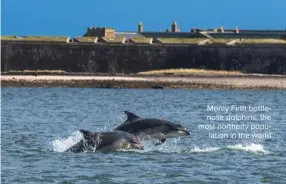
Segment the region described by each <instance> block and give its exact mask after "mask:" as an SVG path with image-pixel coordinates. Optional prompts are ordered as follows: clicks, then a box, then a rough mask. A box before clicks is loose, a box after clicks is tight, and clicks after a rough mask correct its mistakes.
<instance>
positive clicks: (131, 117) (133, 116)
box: [124, 111, 140, 122]
mask: <svg viewBox="0 0 286 184" xmlns="http://www.w3.org/2000/svg"><path fill="white" fill-rule="evenodd" d="M124 112H125V114H126V115H127V120H126V121H128V122H131V121H134V120H135V119H138V118H140V117H139V116H137V115H136V114H134V113H132V112H129V111H124Z"/></svg>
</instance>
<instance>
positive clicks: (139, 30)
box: [138, 21, 143, 33]
mask: <svg viewBox="0 0 286 184" xmlns="http://www.w3.org/2000/svg"><path fill="white" fill-rule="evenodd" d="M138 32H139V33H141V32H143V24H142V22H141V21H140V22H139V24H138Z"/></svg>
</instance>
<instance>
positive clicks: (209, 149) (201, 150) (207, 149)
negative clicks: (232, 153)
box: [188, 146, 220, 153]
mask: <svg viewBox="0 0 286 184" xmlns="http://www.w3.org/2000/svg"><path fill="white" fill-rule="evenodd" d="M219 149H220V148H217V147H205V148H199V147H197V146H196V147H194V148H191V149H189V150H188V152H190V153H207V152H214V151H217V150H219Z"/></svg>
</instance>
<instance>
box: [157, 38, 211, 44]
mask: <svg viewBox="0 0 286 184" xmlns="http://www.w3.org/2000/svg"><path fill="white" fill-rule="evenodd" d="M206 39H207V38H160V40H162V41H163V42H164V43H170V44H172V43H174V44H176V43H177V44H198V43H199V42H201V41H203V40H206Z"/></svg>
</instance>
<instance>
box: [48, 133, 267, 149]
mask: <svg viewBox="0 0 286 184" xmlns="http://www.w3.org/2000/svg"><path fill="white" fill-rule="evenodd" d="M81 139H83V136H82V134H81V133H80V132H79V131H76V132H73V133H71V135H70V136H69V137H67V138H57V139H56V140H54V141H52V142H51V145H52V148H51V150H52V151H55V152H64V151H65V150H67V149H68V148H70V147H72V146H73V145H75V144H76V143H78V142H79V141H80V140H81ZM180 140H181V138H174V139H169V140H167V141H166V142H165V143H163V144H161V145H158V146H156V145H155V143H156V142H157V141H156V140H149V141H141V142H142V144H144V147H145V149H144V150H132V151H135V152H140V153H148V152H161V153H210V152H215V151H219V150H237V151H245V152H250V153H254V154H261V153H262V154H268V153H269V152H268V151H266V150H265V149H264V146H263V145H262V144H255V143H248V144H235V145H226V146H223V147H201V146H193V147H187V148H186V145H184V144H182V142H181V141H180ZM122 151H130V150H122Z"/></svg>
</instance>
